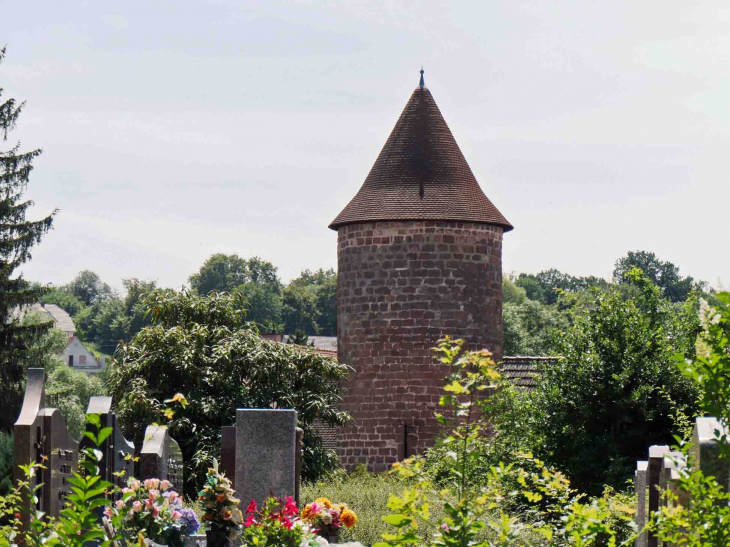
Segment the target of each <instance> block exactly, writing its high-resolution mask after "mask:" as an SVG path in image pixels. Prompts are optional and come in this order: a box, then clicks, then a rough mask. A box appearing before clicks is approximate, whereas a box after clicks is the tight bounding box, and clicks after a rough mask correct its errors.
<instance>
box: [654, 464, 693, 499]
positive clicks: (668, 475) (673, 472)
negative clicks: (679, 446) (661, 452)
mask: <svg viewBox="0 0 730 547" xmlns="http://www.w3.org/2000/svg"><path fill="white" fill-rule="evenodd" d="M686 469H687V460H686V459H685V457H684V454H682V453H681V452H669V454H667V455H665V456H664V462H663V464H662V476H661V479H660V481H659V488H660V489H661V491H662V493H663V492H664V491H666V490H669V491H671V492H673V493H674V494H676V495H677V500H676V501H675V502H674V503H678V504H680V505H684V506H686V505H687V502H688V499H687V496H686V492H683V491H682V490H680V489H679V488H678V487H677V481H678V480H679V478H680V477H681V476H682V472H683V471H685V470H686ZM664 504H665V505H666V504H667V500H666V498H665V500H664Z"/></svg>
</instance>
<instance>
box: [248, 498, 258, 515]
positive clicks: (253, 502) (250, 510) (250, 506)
mask: <svg viewBox="0 0 730 547" xmlns="http://www.w3.org/2000/svg"><path fill="white" fill-rule="evenodd" d="M256 509H258V507H256V500H251V503H249V504H248V507H246V514H247V515H248V514H249V513H255V512H256Z"/></svg>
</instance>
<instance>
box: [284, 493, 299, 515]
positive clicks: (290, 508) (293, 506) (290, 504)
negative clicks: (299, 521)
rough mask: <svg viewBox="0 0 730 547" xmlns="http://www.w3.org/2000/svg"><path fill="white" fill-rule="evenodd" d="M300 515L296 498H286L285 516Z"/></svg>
mask: <svg viewBox="0 0 730 547" xmlns="http://www.w3.org/2000/svg"><path fill="white" fill-rule="evenodd" d="M298 513H299V509H298V508H297V502H295V501H294V498H292V497H291V496H288V497H287V498H286V504H285V506H284V514H285V515H286V516H287V517H291V516H294V515H296V514H298Z"/></svg>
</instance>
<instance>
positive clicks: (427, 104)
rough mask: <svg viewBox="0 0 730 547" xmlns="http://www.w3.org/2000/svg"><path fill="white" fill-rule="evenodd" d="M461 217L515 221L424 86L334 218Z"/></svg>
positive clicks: (507, 225)
mask: <svg viewBox="0 0 730 547" xmlns="http://www.w3.org/2000/svg"><path fill="white" fill-rule="evenodd" d="M378 220H383V221H385V220H455V221H465V222H480V223H486V224H496V225H499V226H503V227H504V229H505V231H508V230H511V229H512V225H511V224H510V223H509V222H508V221H507V219H506V218H505V217H504V216H503V215H502V213H500V212H499V211H498V210H497V208H496V207H495V206H494V205H493V204H492V202H491V201H489V199H488V198H487V196H486V195H484V192H483V191H482V189H481V188H480V187H479V183H478V182H477V180H476V178H475V177H474V174H473V173H472V171H471V169H470V168H469V164H468V163H467V162H466V159H465V158H464V155H463V154H462V153H461V150H460V149H459V145H458V144H456V139H454V136H453V135H452V134H451V131H450V130H449V127H448V125H446V121H445V120H444V118H443V116H442V115H441V111H440V110H439V108H438V106H436V102H435V101H434V99H433V96H432V95H431V92H430V91H429V90H428V89H427V88H425V87H421V86H419V87H418V88H416V90H415V91H414V92H413V94H412V95H411V98H410V100H409V101H408V104H406V107H405V108H404V109H403V113H402V114H401V115H400V118H399V119H398V122H397V123H396V124H395V128H394V129H393V131H392V133H391V134H390V137H388V140H387V141H386V143H385V146H384V147H383V149H382V151H381V152H380V155H379V156H378V159H377V160H376V161H375V165H373V167H372V169H371V170H370V174H369V175H368V176H367V178H366V179H365V183H364V184H363V185H362V187H361V188H360V191H359V192H358V193H357V194H356V195H355V197H354V198H352V200H351V201H350V203H348V204H347V206H346V207H345V208H344V209H343V210H342V212H341V213H340V214H339V215H337V218H335V219H334V220H333V221H332V224H330V228H332V229H333V230H336V229H337V228H339V227H340V226H342V225H345V224H353V223H356V222H369V221H378Z"/></svg>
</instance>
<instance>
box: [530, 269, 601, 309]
mask: <svg viewBox="0 0 730 547" xmlns="http://www.w3.org/2000/svg"><path fill="white" fill-rule="evenodd" d="M515 284H516V285H517V286H518V287H521V288H523V289H525V292H526V294H527V298H529V299H530V300H537V301H539V302H542V303H543V304H555V303H557V301H558V299H559V297H560V294H561V293H562V292H580V291H584V290H586V289H589V288H591V287H605V286H606V285H607V283H606V281H605V280H604V279H601V278H599V277H594V276H589V277H574V276H572V275H570V274H566V273H563V272H560V271H558V270H556V269H554V268H553V269H550V270H545V271H542V272H540V273H539V274H526V273H521V274H519V276H517V279H516V280H515Z"/></svg>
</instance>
